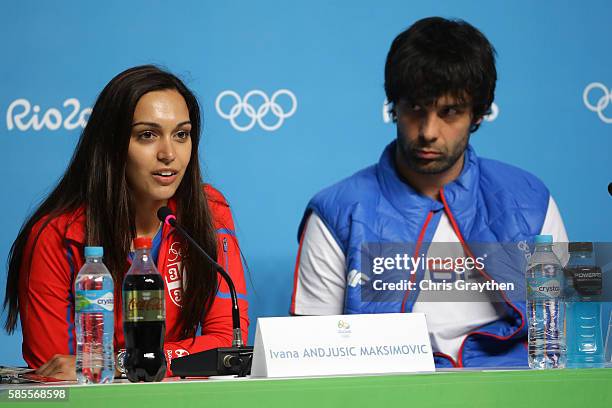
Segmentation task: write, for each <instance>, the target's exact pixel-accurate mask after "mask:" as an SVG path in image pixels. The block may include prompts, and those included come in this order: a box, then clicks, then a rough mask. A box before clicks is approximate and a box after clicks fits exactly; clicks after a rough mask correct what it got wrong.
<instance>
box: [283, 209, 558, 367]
mask: <svg viewBox="0 0 612 408" xmlns="http://www.w3.org/2000/svg"><path fill="white" fill-rule="evenodd" d="M304 228H305V229H304V232H303V237H302V242H301V245H300V249H299V252H298V258H297V259H298V262H297V266H296V274H295V279H296V281H295V282H294V285H295V286H294V299H293V303H292V310H291V312H292V313H293V314H296V315H334V314H342V313H343V312H344V292H345V290H346V276H347V271H346V260H345V255H344V253H343V252H342V249H341V248H340V246H339V244H338V243H337V242H336V240H335V239H334V237H333V235H332V234H331V232H330V231H329V230H328V229H327V227H326V226H325V224H324V223H323V221H322V220H321V219H320V218H319V217H318V216H317V215H316V214H314V213H312V214H311V215H310V216H309V217H308V220H307V222H306V225H305V227H304ZM541 234H546V235H552V236H553V241H554V242H567V241H568V239H567V233H566V231H565V226H564V225H563V219H562V218H561V214H560V213H559V209H558V207H557V204H556V203H555V201H554V200H553V198H552V197H550V200H549V203H548V209H547V212H546V217H545V219H544V224H543V225H542V231H541ZM432 242H451V243H454V242H456V243H457V251H461V255H462V254H463V249H462V247H461V245H460V243H459V238H458V237H457V235H456V234H455V231H454V230H453V228H452V226H451V224H450V222H449V219H448V217H447V216H446V214H445V213H443V214H442V217H441V219H440V222H439V223H438V227H437V228H436V231H435V233H434V236H433V239H432ZM558 255H561V257H562V258H565V256H563V254H558ZM428 256H431V254H429V253H428ZM434 256H435V255H434ZM426 273H429V272H426ZM424 279H429V277H428V276H425V277H424ZM475 279H478V278H475ZM449 295H450V294H449ZM480 296H482V298H480V299H478V298H477V299H475V298H474V297H473V296H472V297H471V298H470V301H469V302H419V300H418V298H417V301H416V302H415V304H414V307H413V310H412V311H413V312H419V313H425V316H426V319H427V326H428V328H429V334H430V339H431V345H432V349H433V351H434V352H440V353H444V354H447V355H449V356H451V357H452V358H453V359H455V360H456V359H457V354H458V352H459V348H460V347H461V343H462V342H463V339H464V338H465V336H466V335H467V334H468V333H469V332H471V331H473V330H474V329H476V328H477V327H479V326H482V325H485V324H487V323H490V322H493V321H495V320H498V319H500V318H501V317H503V313H504V310H503V308H501V307H500V304H499V303H494V302H490V301H489V299H488V297H487V295H486V293H482V294H481V295H480Z"/></svg>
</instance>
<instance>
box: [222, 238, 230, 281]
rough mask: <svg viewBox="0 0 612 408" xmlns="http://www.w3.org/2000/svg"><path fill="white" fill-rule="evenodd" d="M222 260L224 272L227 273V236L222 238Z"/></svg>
mask: <svg viewBox="0 0 612 408" xmlns="http://www.w3.org/2000/svg"><path fill="white" fill-rule="evenodd" d="M223 260H224V261H225V272H227V273H229V270H228V268H229V258H228V255H227V238H225V237H224V238H223Z"/></svg>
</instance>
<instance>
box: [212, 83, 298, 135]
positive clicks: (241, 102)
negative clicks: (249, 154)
mask: <svg viewBox="0 0 612 408" xmlns="http://www.w3.org/2000/svg"><path fill="white" fill-rule="evenodd" d="M283 95H285V96H287V97H289V99H290V100H291V108H290V109H289V111H287V112H285V110H284V109H283V108H282V106H281V105H279V104H278V102H277V99H278V98H279V97H280V96H283ZM225 97H229V98H232V99H234V101H235V103H234V105H233V106H232V107H231V108H230V110H229V112H224V111H223V109H222V108H221V101H222V100H223V99H224V98H225ZM253 97H259V98H261V99H262V100H263V102H262V103H261V105H259V107H258V108H255V106H253V105H252V104H251V103H250V100H251V98H253ZM215 108H216V109H217V113H218V114H219V116H221V117H222V118H223V119H227V120H229V121H230V123H231V125H232V127H233V128H234V129H236V130H238V131H239V132H247V131H249V130H251V129H252V128H253V126H255V124H258V125H259V126H260V127H261V128H262V129H263V130H267V131H268V132H272V131H275V130H277V129H278V128H280V127H281V126H282V125H283V123H284V122H285V119H287V118H289V117H291V116H293V114H294V113H295V111H296V110H297V98H296V97H295V95H294V94H293V92H291V91H290V90H288V89H279V90H278V91H276V92H274V93H273V94H272V97H271V98H269V97H268V95H266V93H265V92H263V91H260V90H259V89H254V90H252V91H249V92H247V94H246V95H244V98H241V97H240V95H238V93H236V92H234V91H230V90H226V91H223V92H221V93H220V94H219V96H217V99H216V100H215ZM243 112H244V114H245V115H246V116H247V117H248V118H249V121H248V122H247V123H246V124H244V125H241V124H239V123H238V122H237V121H236V119H237V118H238V116H240V114H241V113H243ZM269 113H272V115H274V116H275V117H276V120H275V123H273V124H268V123H266V122H264V118H265V117H267V116H268V114H269Z"/></svg>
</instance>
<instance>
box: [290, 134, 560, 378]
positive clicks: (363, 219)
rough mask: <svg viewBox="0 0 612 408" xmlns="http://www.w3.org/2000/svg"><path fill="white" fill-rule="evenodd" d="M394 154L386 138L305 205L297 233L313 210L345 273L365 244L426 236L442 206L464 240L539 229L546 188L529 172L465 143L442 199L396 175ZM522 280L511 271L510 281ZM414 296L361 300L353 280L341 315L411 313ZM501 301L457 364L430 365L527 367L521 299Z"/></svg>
mask: <svg viewBox="0 0 612 408" xmlns="http://www.w3.org/2000/svg"><path fill="white" fill-rule="evenodd" d="M394 152H395V142H392V143H391V144H389V145H388V146H387V147H386V149H385V150H384V152H383V154H382V156H381V158H380V160H379V162H378V163H377V164H376V165H373V166H370V167H368V168H366V169H363V170H361V171H359V172H357V173H355V174H354V175H352V176H351V177H349V178H347V179H345V180H342V181H340V182H339V183H337V184H335V185H332V186H331V187H329V188H326V189H324V190H323V191H321V192H319V193H318V194H317V195H316V196H315V197H314V198H313V199H312V200H311V201H310V202H309V204H308V206H307V208H306V211H305V214H304V217H303V219H302V222H301V225H300V228H299V236H301V234H302V230H303V228H304V224H305V222H306V220H307V218H308V215H309V214H310V213H311V212H314V213H316V214H317V215H318V216H319V217H320V218H321V220H322V221H323V222H324V223H325V225H326V226H327V228H328V230H329V231H330V232H331V234H332V235H333V236H334V238H335V240H336V242H337V243H338V245H339V246H340V248H341V249H342V251H343V253H344V255H345V259H346V271H345V273H347V274H348V273H349V271H361V262H362V260H361V257H362V253H361V248H362V244H364V243H385V242H386V243H415V242H417V241H419V242H424V243H427V242H431V240H432V238H433V235H434V232H435V231H436V228H437V226H438V222H439V221H440V217H441V216H442V213H443V212H445V211H446V212H447V215H448V216H449V219H451V218H452V219H454V221H455V222H456V227H457V228H458V230H459V233H460V235H461V236H462V238H463V240H464V241H465V242H467V243H469V242H520V241H525V242H527V243H531V242H533V239H534V236H535V235H537V234H540V232H541V229H542V225H543V224H544V219H545V217H546V212H547V209H548V202H549V191H548V189H547V188H546V186H545V185H544V184H543V183H542V182H541V181H540V180H539V179H537V178H536V177H535V176H533V175H531V174H529V173H527V172H525V171H524V170H521V169H518V168H516V167H513V166H510V165H507V164H504V163H501V162H498V161H494V160H488V159H481V158H478V157H477V156H476V153H475V152H474V150H473V148H472V147H471V146H469V147H468V149H467V150H466V152H465V162H464V166H463V170H462V171H461V174H460V175H459V177H458V178H457V179H456V180H455V181H453V182H451V183H449V184H447V185H446V186H444V188H443V189H442V195H443V197H444V200H443V201H445V203H443V202H440V201H436V200H432V199H431V198H429V197H426V196H423V195H421V194H420V193H418V192H417V191H415V190H414V189H413V188H412V187H411V186H409V185H408V184H406V183H405V182H404V181H402V180H401V179H400V178H399V176H398V174H397V173H396V171H395V165H394ZM445 204H446V209H445ZM449 212H450V214H449ZM425 245H426V244H425ZM422 250H423V251H426V250H427V248H422ZM487 272H488V273H489V276H490V277H491V278H492V279H494V280H495V281H497V282H504V281H508V280H507V277H504V276H496V275H495V271H487ZM517 273H518V274H521V272H517ZM423 275H424V271H423V270H422V269H421V270H419V271H418V272H417V273H416V275H415V276H416V280H417V282H418V281H419V280H420V279H422V278H423ZM522 279H523V277H522V276H514V280H515V281H517V280H522ZM347 282H348V279H347ZM417 287H418V285H417ZM417 297H418V290H415V291H411V292H410V293H408V294H407V298H406V299H405V300H404V301H403V302H402V301H387V302H368V301H366V300H363V299H361V295H360V285H356V286H351V285H348V284H347V287H346V291H345V304H344V313H346V314H354V313H390V312H402V311H404V312H410V311H411V310H412V308H413V306H414V303H415V301H416V299H417ZM505 305H506V307H507V309H508V312H507V314H506V317H504V318H503V319H501V320H498V321H495V322H492V323H490V324H488V325H486V326H484V327H481V328H479V329H478V331H477V332H472V333H470V334H469V335H468V337H467V338H466V340H465V342H464V344H463V345H462V347H461V349H460V351H459V356H458V361H457V362H454V361H451V359H449V358H446V357H443V356H441V355H437V356H435V362H436V366H438V367H448V366H452V365H455V364H456V365H458V366H466V367H468V366H472V367H486V366H489V367H490V366H496V367H499V366H520V367H524V366H526V365H527V348H526V341H525V338H526V333H527V328H526V319H525V302H523V301H516V299H514V300H509V301H508V302H507V303H505Z"/></svg>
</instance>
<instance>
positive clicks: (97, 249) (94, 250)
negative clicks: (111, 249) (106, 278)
mask: <svg viewBox="0 0 612 408" xmlns="http://www.w3.org/2000/svg"><path fill="white" fill-rule="evenodd" d="M103 255H104V248H102V247H101V246H86V247H85V258H92V257H96V258H100V257H102V256H103Z"/></svg>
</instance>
